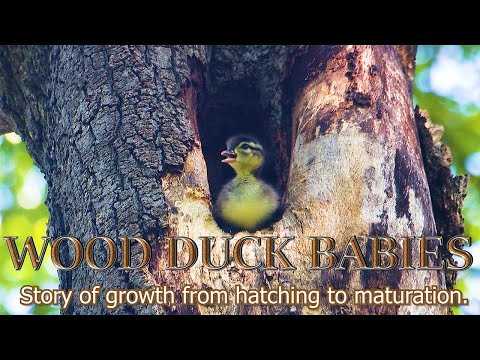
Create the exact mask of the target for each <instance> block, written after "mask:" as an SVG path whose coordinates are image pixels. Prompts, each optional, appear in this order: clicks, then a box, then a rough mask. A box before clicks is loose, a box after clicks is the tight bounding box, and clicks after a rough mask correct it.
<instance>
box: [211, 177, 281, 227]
mask: <svg viewBox="0 0 480 360" xmlns="http://www.w3.org/2000/svg"><path fill="white" fill-rule="evenodd" d="M218 202H219V204H218V205H219V210H220V215H221V217H222V218H223V219H224V220H225V221H227V222H229V223H230V224H232V225H234V226H236V227H239V228H241V229H245V230H256V229H257V227H258V226H259V225H261V224H262V223H264V222H265V221H267V220H268V219H269V218H270V217H271V216H272V215H273V213H274V212H275V210H276V209H277V208H278V206H279V196H278V194H277V192H276V191H275V190H274V189H273V188H272V187H271V186H270V185H268V184H266V183H264V182H263V181H261V180H259V179H256V178H254V177H236V178H235V179H233V180H232V181H230V182H229V183H228V184H226V185H225V187H224V189H223V190H222V192H221V193H220V195H219V199H218Z"/></svg>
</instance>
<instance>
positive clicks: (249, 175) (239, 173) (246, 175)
mask: <svg viewBox="0 0 480 360" xmlns="http://www.w3.org/2000/svg"><path fill="white" fill-rule="evenodd" d="M235 173H236V178H237V180H238V179H255V173H253V172H251V171H247V170H237V169H236V170H235Z"/></svg>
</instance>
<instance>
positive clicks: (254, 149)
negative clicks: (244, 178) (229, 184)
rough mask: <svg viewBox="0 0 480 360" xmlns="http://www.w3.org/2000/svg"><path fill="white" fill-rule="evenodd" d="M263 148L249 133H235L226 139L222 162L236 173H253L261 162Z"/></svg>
mask: <svg viewBox="0 0 480 360" xmlns="http://www.w3.org/2000/svg"><path fill="white" fill-rule="evenodd" d="M263 152H264V150H263V146H262V144H260V142H259V141H258V140H257V139H255V138H254V137H253V136H249V135H235V136H232V137H231V138H229V139H228V140H227V150H224V151H222V155H223V156H226V158H225V159H223V160H222V162H223V163H227V164H229V165H230V166H231V167H232V168H233V169H234V170H235V172H236V173H237V174H248V173H255V172H256V171H258V169H260V167H261V166H262V164H263V159H264V153H263Z"/></svg>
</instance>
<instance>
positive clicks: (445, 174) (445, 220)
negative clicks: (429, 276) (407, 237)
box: [415, 107, 469, 289]
mask: <svg viewBox="0 0 480 360" xmlns="http://www.w3.org/2000/svg"><path fill="white" fill-rule="evenodd" d="M415 120H416V121H417V125H418V131H419V135H420V144H421V147H422V153H423V159H424V164H425V171H426V174H427V179H428V185H429V187H430V194H431V197H432V208H433V213H434V215H435V222H436V224H437V233H438V235H439V236H443V238H444V239H450V238H451V237H453V236H457V235H462V234H463V231H464V226H463V216H462V208H463V201H464V200H465V197H466V196H467V190H468V180H469V176H468V174H466V175H458V176H452V174H451V172H450V166H451V165H452V153H451V152H450V149H449V148H448V146H447V145H446V144H444V143H442V142H441V141H440V140H441V138H442V135H443V127H442V126H441V125H434V124H432V123H431V122H430V120H429V119H428V114H427V112H426V111H422V110H420V109H418V107H417V108H416V109H415ZM443 258H444V259H446V260H449V261H451V262H452V263H454V261H453V256H452V254H450V253H449V252H447V251H446V249H444V251H443ZM445 275H446V284H447V288H449V289H453V288H454V286H455V282H456V280H457V272H456V271H446V272H445Z"/></svg>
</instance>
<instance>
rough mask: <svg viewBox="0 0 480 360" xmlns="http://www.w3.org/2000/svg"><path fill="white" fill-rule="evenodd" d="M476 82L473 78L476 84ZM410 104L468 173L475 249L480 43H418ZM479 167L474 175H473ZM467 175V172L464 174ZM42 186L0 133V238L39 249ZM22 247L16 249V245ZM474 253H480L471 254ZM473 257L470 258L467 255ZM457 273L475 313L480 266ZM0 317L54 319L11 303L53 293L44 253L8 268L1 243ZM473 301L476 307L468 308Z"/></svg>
mask: <svg viewBox="0 0 480 360" xmlns="http://www.w3.org/2000/svg"><path fill="white" fill-rule="evenodd" d="M476 80H479V81H478V82H477V81H476ZM414 103H415V104H418V105H419V106H420V107H421V108H422V109H425V110H428V112H429V114H430V118H431V120H432V121H433V122H434V123H437V124H441V125H443V126H444V127H445V135H444V138H443V140H444V141H445V142H446V143H447V144H448V145H449V147H450V149H451V150H452V154H453V166H452V172H453V173H458V174H459V173H465V172H466V170H467V168H471V169H473V172H474V173H473V174H471V175H472V176H471V181H470V188H469V192H468V196H467V198H466V201H465V207H464V210H463V214H464V216H465V233H466V234H467V235H469V236H471V237H472V240H473V241H474V242H475V243H476V244H475V246H477V247H478V245H480V141H479V140H480V46H471V45H465V46H420V47H419V50H418V54H417V68H416V78H415V84H414ZM477 170H478V172H477ZM471 172H472V171H471ZM45 196H46V184H45V182H44V180H43V179H42V175H41V174H40V171H39V170H38V169H37V168H36V167H35V166H34V164H33V161H32V159H31V158H30V156H29V155H28V153H27V151H26V148H25V145H24V143H22V142H20V139H19V138H18V136H16V135H14V134H8V135H6V136H0V236H8V235H13V236H18V237H19V240H18V244H19V245H20V244H23V242H24V240H25V238H26V237H27V236H33V237H34V239H35V241H36V245H37V249H38V250H39V249H41V245H42V240H41V236H44V235H45V231H46V223H47V221H48V211H47V207H46V206H45V204H44V201H45ZM20 246H21V245H20ZM477 253H478V254H479V256H480V251H478V252H477ZM474 259H475V256H474ZM477 263H478V260H477V261H475V260H474V266H473V267H472V268H471V269H470V270H468V271H466V272H464V273H462V274H461V276H460V280H459V281H458V288H460V289H461V290H462V291H464V292H466V295H467V296H468V297H469V298H470V304H471V306H468V307H463V308H456V309H455V312H456V313H480V305H479V304H480V291H479V290H478V286H476V285H475V284H478V285H480V266H479V265H477ZM0 269H1V271H2V273H1V276H0V314H6V313H33V314H58V312H59V310H58V307H52V306H32V307H25V306H21V305H19V303H18V289H19V287H20V286H22V285H24V284H29V285H37V286H39V287H42V288H57V287H58V278H57V276H56V270H55V268H54V267H53V265H52V263H51V261H50V258H49V251H47V255H46V257H45V260H44V264H43V265H42V267H41V269H40V270H39V271H33V269H32V266H31V263H30V260H29V259H26V261H25V263H24V267H23V269H22V270H21V271H15V270H14V269H13V266H12V263H11V259H10V257H9V255H8V250H7V247H6V244H5V242H4V241H0ZM475 304H476V305H475Z"/></svg>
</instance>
